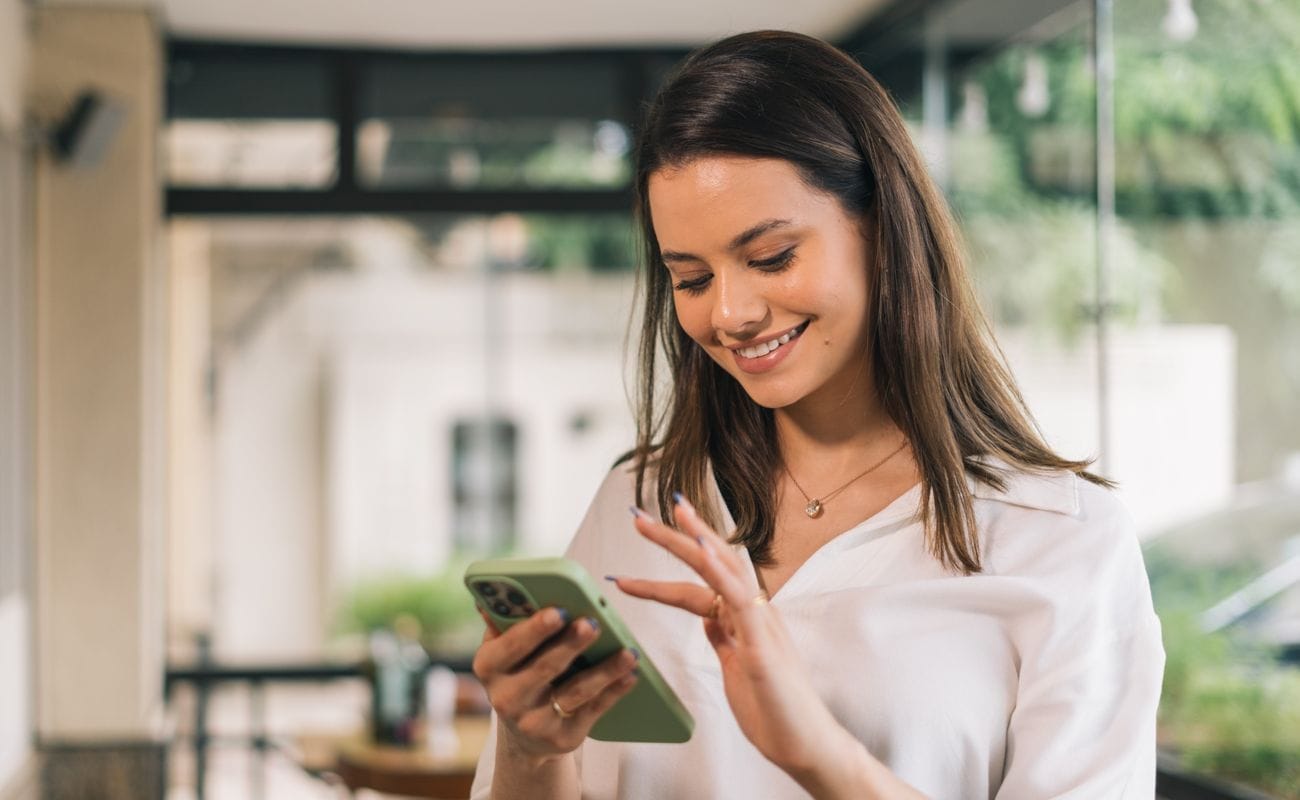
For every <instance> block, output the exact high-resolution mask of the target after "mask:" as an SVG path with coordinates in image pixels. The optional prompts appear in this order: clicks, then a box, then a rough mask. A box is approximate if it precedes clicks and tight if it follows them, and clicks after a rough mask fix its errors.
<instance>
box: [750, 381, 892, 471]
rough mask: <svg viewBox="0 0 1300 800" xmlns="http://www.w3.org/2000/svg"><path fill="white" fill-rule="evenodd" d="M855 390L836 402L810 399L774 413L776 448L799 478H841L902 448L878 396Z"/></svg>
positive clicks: (863, 389) (868, 390)
mask: <svg viewBox="0 0 1300 800" xmlns="http://www.w3.org/2000/svg"><path fill="white" fill-rule="evenodd" d="M857 388H858V391H850V392H848V393H847V394H840V396H838V397H835V396H830V397H825V396H822V397H817V396H813V397H807V398H804V399H803V400H801V401H800V402H799V403H797V404H795V405H792V406H787V407H786V408H780V409H777V410H776V411H775V412H774V419H775V422H776V435H777V442H778V443H779V445H780V448H781V456H782V458H783V459H784V460H785V463H786V466H787V467H788V468H789V469H791V470H795V471H797V472H799V473H800V475H801V477H802V475H804V474H806V475H808V476H809V478H814V477H817V476H820V475H837V474H840V473H841V472H843V471H845V470H851V469H853V468H855V467H857V466H859V465H861V464H863V463H864V462H865V461H868V460H870V458H871V457H874V456H877V455H883V454H884V453H885V452H887V451H888V450H892V449H893V448H895V447H897V446H898V444H899V443H900V442H901V441H902V440H901V438H900V437H901V433H900V432H899V430H898V426H897V425H895V424H894V421H893V420H892V419H890V417H889V415H888V414H887V413H885V409H884V408H883V407H882V406H881V404H880V402H879V400H878V398H877V397H876V393H875V391H874V390H872V389H871V387H869V386H858V387H857Z"/></svg>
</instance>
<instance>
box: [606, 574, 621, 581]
mask: <svg viewBox="0 0 1300 800" xmlns="http://www.w3.org/2000/svg"><path fill="white" fill-rule="evenodd" d="M605 580H607V581H617V580H618V576H617V575H606V576H605Z"/></svg>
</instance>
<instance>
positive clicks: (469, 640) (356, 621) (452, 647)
mask: <svg viewBox="0 0 1300 800" xmlns="http://www.w3.org/2000/svg"><path fill="white" fill-rule="evenodd" d="M463 573H464V565H463V564H453V565H451V566H449V567H448V568H447V569H445V570H443V571H442V572H440V573H438V574H436V575H414V574H406V575H402V574H395V575H387V576H383V577H376V578H371V579H368V580H365V581H362V582H360V583H358V584H357V585H356V586H354V587H353V588H352V590H351V591H349V592H348V593H347V595H346V597H345V598H344V601H343V602H342V604H341V605H340V607H339V612H338V614H337V617H336V623H335V628H336V630H337V631H338V632H339V633H362V634H367V633H370V632H371V631H375V630H379V629H381V628H391V627H392V625H393V621H394V620H395V619H397V618H398V617H399V616H402V615H409V616H411V617H414V618H415V619H416V620H418V621H419V622H420V628H421V631H422V634H421V639H422V641H423V643H424V644H425V646H426V647H428V648H429V649H430V651H432V652H436V653H463V652H467V651H468V650H472V649H473V647H474V645H475V644H476V643H477V641H478V636H479V634H480V633H481V631H482V623H481V621H480V618H479V616H478V612H477V611H476V610H475V608H474V601H473V599H472V598H471V597H470V595H469V592H467V591H466V590H465V585H464V583H462V581H461V575H462V574H463Z"/></svg>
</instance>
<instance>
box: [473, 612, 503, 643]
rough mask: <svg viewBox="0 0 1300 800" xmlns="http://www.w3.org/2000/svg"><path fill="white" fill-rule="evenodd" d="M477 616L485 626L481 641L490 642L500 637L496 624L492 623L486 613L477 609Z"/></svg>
mask: <svg viewBox="0 0 1300 800" xmlns="http://www.w3.org/2000/svg"><path fill="white" fill-rule="evenodd" d="M478 615H479V616H480V617H482V618H483V624H484V625H486V626H487V627H486V628H484V630H483V641H485V642H490V641H492V640H493V639H495V638H497V637H498V636H500V635H501V631H499V630H497V626H496V624H495V623H493V622H492V618H491V617H489V616H488V615H487V612H486V611H484V610H483V609H481V608H479V609H478Z"/></svg>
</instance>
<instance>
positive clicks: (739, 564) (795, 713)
mask: <svg viewBox="0 0 1300 800" xmlns="http://www.w3.org/2000/svg"><path fill="white" fill-rule="evenodd" d="M634 512H636V522H635V525H636V529H637V530H638V531H639V532H640V533H641V534H642V535H643V536H645V537H646V538H647V539H649V540H651V541H652V542H654V543H656V544H658V545H660V546H662V547H664V548H665V549H667V550H668V551H669V552H671V553H672V554H673V555H675V556H677V557H678V558H679V559H681V560H682V561H684V562H686V564H687V565H688V566H690V567H691V569H693V570H694V571H695V572H696V573H697V574H698V575H699V576H700V577H701V578H702V579H703V580H704V583H705V585H704V586H701V585H699V584H696V583H679V582H667V581H651V580H641V579H636V578H629V577H621V576H620V577H617V578H615V580H616V581H617V583H618V587H619V588H620V589H622V590H623V591H624V592H626V593H628V594H630V595H633V596H635V597H641V598H645V599H648V600H656V601H658V602H661V603H665V604H667V605H671V606H675V607H677V608H680V609H683V610H685V611H688V612H690V613H692V614H695V615H696V616H698V617H700V618H701V619H702V620H703V622H704V633H705V635H706V636H707V637H708V640H709V643H710V644H712V645H713V649H714V650H715V651H716V652H717V654H718V661H719V663H720V664H721V667H722V681H723V685H724V688H725V690H726V694H727V701H728V702H729V703H730V704H731V709H732V712H733V713H734V714H735V717H736V721H737V722H738V723H739V724H740V729H741V730H742V731H743V732H744V734H745V736H746V737H748V739H749V741H751V742H752V743H753V744H754V746H755V747H757V748H758V750H759V752H761V753H762V754H763V755H764V756H765V757H767V759H768V760H769V761H771V762H773V763H774V764H776V765H777V766H778V767H780V768H781V769H783V770H785V771H786V772H787V773H789V774H790V775H791V776H793V777H794V778H795V779H796V780H798V781H799V782H800V783H808V782H811V783H819V782H820V781H818V780H817V778H816V777H815V776H814V775H813V773H815V772H818V771H821V770H822V769H824V768H825V767H826V766H827V764H828V762H827V759H828V758H829V759H836V758H839V757H842V756H843V755H844V753H843V752H842V751H838V750H837V748H838V747H840V746H841V745H842V744H845V740H846V739H851V737H850V736H849V735H848V732H847V731H845V730H844V728H843V727H841V726H840V725H839V723H838V722H837V721H836V720H835V718H834V717H833V716H832V715H831V713H830V710H829V709H828V708H827V707H826V704H825V703H823V702H822V699H821V697H819V696H818V694H817V692H816V690H815V689H814V688H813V686H812V683H811V681H810V680H809V677H808V672H807V668H806V667H805V666H804V664H803V663H801V662H800V660H799V657H798V655H797V652H796V648H795V647H794V646H793V643H792V642H791V640H790V635H789V633H788V632H787V631H786V628H785V625H784V624H783V623H782V621H781V615H780V614H779V613H778V612H777V610H776V609H775V608H773V607H772V606H771V605H770V604H769V603H768V602H767V595H766V594H765V593H764V592H763V591H762V590H761V589H760V588H759V587H758V586H757V585H756V583H755V580H754V578H753V574H752V572H751V570H750V569H749V568H748V567H747V565H746V564H745V562H744V560H743V559H742V558H741V557H740V556H739V555H737V554H736V553H735V552H734V551H732V550H731V549H730V548H728V547H727V546H726V545H725V544H724V543H723V540H722V538H721V537H719V536H718V534H717V533H715V532H714V531H713V529H711V528H710V527H709V526H708V525H706V524H705V523H704V521H703V520H702V519H700V517H699V516H698V515H697V514H696V512H695V510H694V508H692V507H691V506H690V504H689V503H688V502H687V501H686V500H685V499H682V500H681V501H679V502H678V503H677V504H676V506H675V507H674V511H673V514H674V517H675V518H676V522H677V524H678V526H679V527H680V530H674V529H673V528H670V527H668V526H667V525H664V524H662V523H659V522H656V521H654V520H653V519H652V518H651V517H650V516H649V515H647V514H645V513H644V512H641V511H639V510H638V509H634ZM853 744H854V745H856V742H853ZM828 745H829V746H828ZM832 763H833V762H832Z"/></svg>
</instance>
